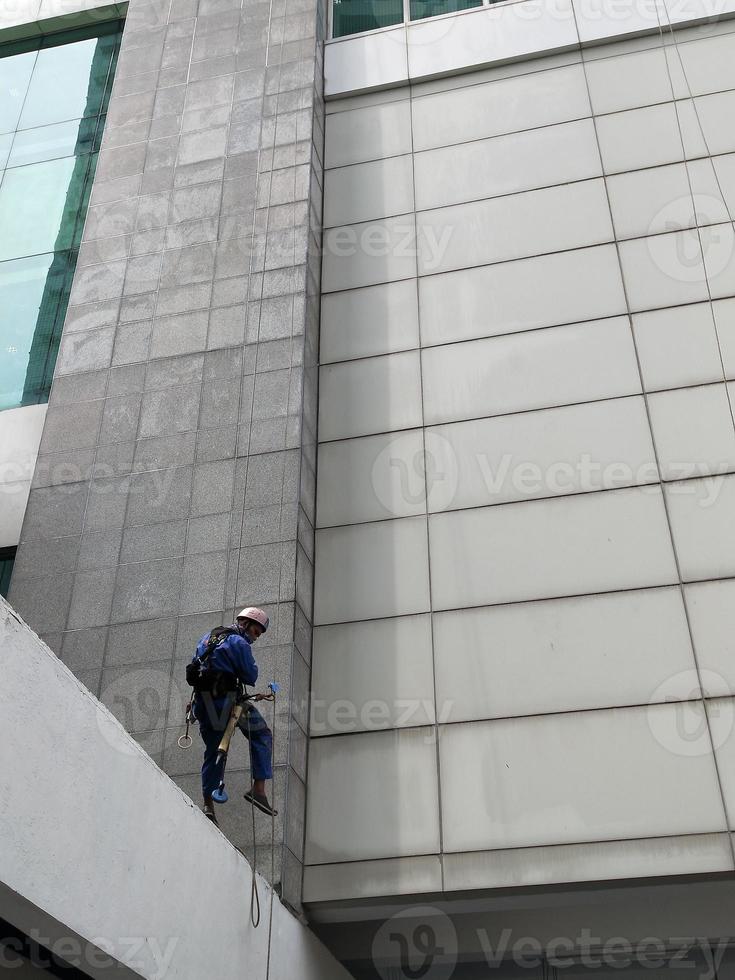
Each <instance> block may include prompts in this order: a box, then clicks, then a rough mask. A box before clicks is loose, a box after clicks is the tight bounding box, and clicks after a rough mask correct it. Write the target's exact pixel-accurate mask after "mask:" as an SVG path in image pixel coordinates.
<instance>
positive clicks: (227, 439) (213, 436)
mask: <svg viewBox="0 0 735 980" xmlns="http://www.w3.org/2000/svg"><path fill="white" fill-rule="evenodd" d="M236 447H237V426H236V425H230V426H226V427H225V428H222V429H206V430H204V431H203V432H200V433H199V435H198V437H197V448H196V462H197V463H209V462H212V461H213V460H216V459H232V458H233V457H234V455H235V451H236Z"/></svg>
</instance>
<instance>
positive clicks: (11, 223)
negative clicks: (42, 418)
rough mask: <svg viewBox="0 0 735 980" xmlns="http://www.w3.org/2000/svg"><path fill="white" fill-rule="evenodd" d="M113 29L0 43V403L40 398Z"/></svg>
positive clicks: (108, 77)
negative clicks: (15, 42) (6, 43)
mask: <svg viewBox="0 0 735 980" xmlns="http://www.w3.org/2000/svg"><path fill="white" fill-rule="evenodd" d="M120 30H121V24H120V22H118V21H115V22H114V23H110V24H105V25H99V26H98V27H96V28H94V29H92V28H90V29H84V30H80V31H74V32H68V33H66V34H56V35H52V36H49V37H46V38H42V39H40V40H37V41H33V42H28V41H25V42H18V43H17V44H10V45H4V46H0V409H5V408H14V407H16V406H18V405H30V404H36V403H38V402H43V401H46V400H47V398H48V393H49V389H50V387H51V378H52V376H53V369H54V363H55V361H56V353H57V351H58V347H59V339H60V335H61V328H62V326H63V322H64V315H65V313H66V307H67V303H68V300H69V292H70V290H71V282H72V277H73V275H74V266H75V264H76V257H77V253H78V249H79V242H80V239H81V235H82V228H83V226H84V217H85V214H86V210H87V203H88V201H89V194H90V191H91V188H92V179H93V177H94V169H95V165H96V161H97V151H98V150H99V144H100V140H101V136H102V130H103V128H104V121H105V112H106V108H107V103H108V101H109V93H110V87H111V85H112V78H113V75H114V70H115V63H116V59H117V51H118V48H119V43H120Z"/></svg>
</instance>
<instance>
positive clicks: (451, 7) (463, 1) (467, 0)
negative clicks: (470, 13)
mask: <svg viewBox="0 0 735 980" xmlns="http://www.w3.org/2000/svg"><path fill="white" fill-rule="evenodd" d="M482 3H483V0H411V20H422V19H423V18H424V17H436V16H437V15H438V14H450V13H456V11H458V10H469V9H470V7H481V6H482Z"/></svg>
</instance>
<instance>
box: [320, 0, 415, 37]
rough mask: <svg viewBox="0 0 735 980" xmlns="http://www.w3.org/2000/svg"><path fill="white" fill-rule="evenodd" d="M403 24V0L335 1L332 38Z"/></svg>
mask: <svg viewBox="0 0 735 980" xmlns="http://www.w3.org/2000/svg"><path fill="white" fill-rule="evenodd" d="M402 23H403V0H333V2H332V37H344V36H345V35H346V34H360V33H361V32H362V31H373V30H375V28H377V27H388V26H390V25H391V24H402Z"/></svg>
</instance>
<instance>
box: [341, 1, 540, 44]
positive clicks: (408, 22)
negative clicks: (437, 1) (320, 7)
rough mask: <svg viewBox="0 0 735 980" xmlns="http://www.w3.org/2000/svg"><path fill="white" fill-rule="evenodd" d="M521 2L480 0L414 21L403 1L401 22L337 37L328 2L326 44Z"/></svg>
mask: <svg viewBox="0 0 735 980" xmlns="http://www.w3.org/2000/svg"><path fill="white" fill-rule="evenodd" d="M520 2H522V0H482V3H480V4H478V5H477V6H476V7H467V9H466V10H448V11H447V12H446V13H443V14H434V15H433V16H431V17H419V18H417V19H416V20H412V19H411V0H403V20H402V21H401V20H399V21H396V23H395V24H386V25H385V26H384V27H374V28H373V29H372V30H370V31H358V32H357V33H355V34H341V35H340V36H339V37H335V36H334V0H329V2H328V4H327V38H326V43H327V44H332V43H335V44H336V43H338V42H339V41H348V40H350V39H351V38H353V37H370V36H372V35H373V34H382V33H383V32H385V31H395V30H396V28H399V27H410V26H411V25H412V24H424V23H426V21H430V20H439V19H441V18H443V17H463V16H464V15H465V14H472V13H475V12H476V11H478V10H483V9H484V8H485V7H505V6H510V5H511V4H512V3H520Z"/></svg>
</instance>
